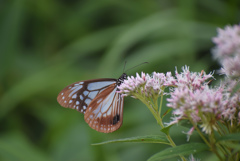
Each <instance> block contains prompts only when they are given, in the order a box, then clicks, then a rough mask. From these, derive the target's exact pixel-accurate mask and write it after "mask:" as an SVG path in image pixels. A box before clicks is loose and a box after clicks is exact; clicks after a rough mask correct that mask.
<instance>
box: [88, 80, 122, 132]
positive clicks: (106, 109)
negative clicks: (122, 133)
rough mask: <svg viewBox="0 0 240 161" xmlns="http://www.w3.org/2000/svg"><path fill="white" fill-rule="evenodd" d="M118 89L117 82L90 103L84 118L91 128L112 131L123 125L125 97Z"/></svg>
mask: <svg viewBox="0 0 240 161" xmlns="http://www.w3.org/2000/svg"><path fill="white" fill-rule="evenodd" d="M116 90H117V87H116V84H112V85H110V86H108V87H107V88H105V89H104V90H103V91H101V92H100V93H99V94H98V95H97V96H96V97H95V98H94V99H93V100H92V102H91V103H90V104H89V105H88V108H87V110H86V112H85V115H84V119H85V121H86V122H87V123H88V125H89V126H90V127H91V128H93V129H95V130H97V131H99V132H104V133H110V132H113V131H115V130H117V129H119V128H120V127H121V125H122V120H123V97H121V95H120V94H119V93H116Z"/></svg>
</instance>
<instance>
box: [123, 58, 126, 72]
mask: <svg viewBox="0 0 240 161" xmlns="http://www.w3.org/2000/svg"><path fill="white" fill-rule="evenodd" d="M126 64H127V61H126V60H125V63H124V67H123V73H124V70H125V67H126Z"/></svg>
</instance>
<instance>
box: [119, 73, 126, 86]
mask: <svg viewBox="0 0 240 161" xmlns="http://www.w3.org/2000/svg"><path fill="white" fill-rule="evenodd" d="M125 79H127V74H126V73H123V74H122V75H121V76H120V77H119V78H118V79H117V86H120V85H121V84H122V83H123V81H124V80H125Z"/></svg>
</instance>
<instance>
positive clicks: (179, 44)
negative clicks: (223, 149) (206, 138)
mask: <svg viewBox="0 0 240 161" xmlns="http://www.w3.org/2000/svg"><path fill="white" fill-rule="evenodd" d="M0 11H1V12H0V160H1V161H33V160H34V161H35V160H36V161H38V160H39V161H66V160H68V161H100V160H101V161H132V160H138V161H145V160H147V159H148V158H149V157H150V156H151V155H153V154H155V153H157V152H159V151H161V150H162V149H164V148H166V146H162V145H160V144H137V143H115V144H109V145H101V146H93V145H91V144H92V143H97V142H102V141H107V140H111V139H120V138H125V137H133V136H141V135H157V134H159V127H158V126H157V124H156V121H155V120H154V118H153V117H152V115H151V114H150V112H149V111H148V110H147V108H146V107H145V106H144V105H143V104H141V103H140V102H139V101H138V100H135V99H133V98H125V105H124V121H123V126H122V127H121V128H120V129H119V130H117V131H116V132H114V133H110V134H103V133H99V132H96V131H94V130H92V129H91V128H90V127H89V126H88V125H87V124H86V123H85V121H84V117H83V114H81V113H79V112H77V111H75V110H71V109H66V108H63V107H61V106H60V105H59V104H58V103H57V101H56V97H57V95H58V93H59V92H60V91H61V90H62V89H63V88H64V87H65V86H67V85H69V84H71V83H73V82H76V81H80V80H86V79H95V78H105V77H106V78H118V77H119V76H120V75H121V74H122V72H123V66H124V62H125V61H127V66H126V68H130V67H133V66H135V65H138V64H140V63H142V62H145V61H147V62H149V64H145V65H142V66H140V67H137V68H134V69H132V70H130V71H129V72H127V74H128V75H135V73H136V72H141V71H144V72H147V73H152V72H153V71H157V72H166V71H172V72H173V71H174V70H175V66H177V67H178V69H179V70H180V68H181V66H183V65H185V64H186V65H189V66H190V69H191V70H192V71H201V70H202V69H204V70H205V71H206V72H207V73H209V72H210V71H212V70H216V69H218V68H219V66H218V64H217V63H216V62H215V61H214V60H212V58H211V54H210V53H211V48H212V47H213V46H214V45H213V43H212V42H211V38H212V37H213V36H215V35H216V28H217V27H223V26H225V25H227V24H238V23H239V20H240V1H239V0H228V1H227V0H210V1H209V0H198V1H197V0H177V1H174V0H138V1H136V0H98V1H91V0H55V1H54V0H1V1H0ZM165 121H166V122H167V121H168V120H167V119H166V120H165ZM183 130H185V131H187V129H184V128H181V127H180V126H176V127H175V128H172V129H171V134H172V136H173V139H174V141H175V142H176V143H177V144H182V143H185V142H186V135H185V134H183V133H182V131H183ZM191 140H193V141H200V140H199V138H198V137H197V136H193V137H192V138H191ZM203 154H206V153H202V154H197V155H194V156H197V157H198V158H201V159H202V160H210V159H209V158H211V157H213V156H211V155H210V154H209V153H207V154H206V155H203ZM175 160H177V159H175Z"/></svg>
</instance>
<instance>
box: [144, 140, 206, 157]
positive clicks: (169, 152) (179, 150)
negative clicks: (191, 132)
mask: <svg viewBox="0 0 240 161" xmlns="http://www.w3.org/2000/svg"><path fill="white" fill-rule="evenodd" d="M205 150H208V146H207V145H205V144H203V143H189V144H183V145H179V146H177V147H171V148H167V149H165V150H163V151H161V152H159V153H157V154H155V155H153V156H152V157H151V158H149V159H148V161H160V160H163V159H168V158H174V157H177V156H179V155H180V156H181V155H191V154H194V153H198V152H201V151H205Z"/></svg>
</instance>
